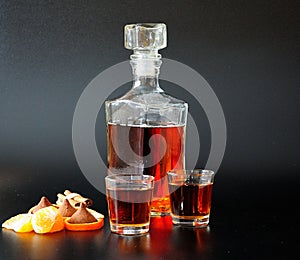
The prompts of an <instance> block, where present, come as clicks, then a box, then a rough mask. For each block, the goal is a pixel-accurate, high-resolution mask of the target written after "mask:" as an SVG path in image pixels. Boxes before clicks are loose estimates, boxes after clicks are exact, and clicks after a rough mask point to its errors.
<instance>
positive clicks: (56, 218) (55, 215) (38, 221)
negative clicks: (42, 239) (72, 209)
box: [31, 206, 64, 234]
mask: <svg viewBox="0 0 300 260" xmlns="http://www.w3.org/2000/svg"><path fill="white" fill-rule="evenodd" d="M31 222H32V227H33V230H34V231H35V232H36V233H39V234H45V233H53V232H57V231H61V230H63V229H64V221H63V217H62V216H61V214H60V212H59V210H58V209H57V208H55V207H53V206H49V207H46V208H42V209H40V210H38V211H37V212H35V213H34V214H33V215H32V220H31Z"/></svg>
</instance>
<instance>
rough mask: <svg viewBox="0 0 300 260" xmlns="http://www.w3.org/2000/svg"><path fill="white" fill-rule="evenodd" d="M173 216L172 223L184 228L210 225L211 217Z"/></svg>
mask: <svg viewBox="0 0 300 260" xmlns="http://www.w3.org/2000/svg"><path fill="white" fill-rule="evenodd" d="M171 215H172V222H173V224H175V225H180V226H184V227H196V228H198V227H199V228H200V227H207V226H208V224H209V215H206V216H177V215H173V214H171Z"/></svg>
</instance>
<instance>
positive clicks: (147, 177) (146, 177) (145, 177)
mask: <svg viewBox="0 0 300 260" xmlns="http://www.w3.org/2000/svg"><path fill="white" fill-rule="evenodd" d="M126 176H127V177H130V176H134V177H136V176H139V177H142V179H140V180H134V179H122V178H117V177H126ZM105 180H108V181H112V182H117V181H124V182H127V181H128V182H130V181H147V180H150V181H154V177H153V176H151V175H146V174H139V173H117V174H112V175H108V176H106V177H105Z"/></svg>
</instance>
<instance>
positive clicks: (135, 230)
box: [110, 223, 149, 235]
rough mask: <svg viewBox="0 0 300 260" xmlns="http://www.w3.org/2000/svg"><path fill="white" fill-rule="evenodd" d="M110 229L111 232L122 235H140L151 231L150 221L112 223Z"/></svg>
mask: <svg viewBox="0 0 300 260" xmlns="http://www.w3.org/2000/svg"><path fill="white" fill-rule="evenodd" d="M110 230H111V232H114V233H117V234H120V235H140V234H145V233H147V232H148V231H149V223H145V224H138V225H132V224H128V225H126V224H114V223H110Z"/></svg>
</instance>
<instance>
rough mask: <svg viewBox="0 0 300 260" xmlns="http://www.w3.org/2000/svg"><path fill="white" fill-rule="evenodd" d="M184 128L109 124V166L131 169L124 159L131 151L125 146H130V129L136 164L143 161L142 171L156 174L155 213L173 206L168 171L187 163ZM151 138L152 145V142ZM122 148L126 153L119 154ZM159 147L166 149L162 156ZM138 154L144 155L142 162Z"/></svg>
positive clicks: (116, 169)
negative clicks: (185, 158) (185, 160)
mask: <svg viewBox="0 0 300 260" xmlns="http://www.w3.org/2000/svg"><path fill="white" fill-rule="evenodd" d="M184 129H185V127H184V126H164V127H162V126H158V127H151V126H147V127H139V126H122V125H114V124H108V142H109V146H108V147H109V149H108V158H109V169H110V170H111V171H112V172H114V171H116V172H118V170H122V169H124V170H125V171H126V168H129V169H130V166H129V165H128V164H127V163H126V162H124V160H122V156H126V154H128V153H129V151H126V149H125V150H124V149H121V147H123V148H124V147H126V142H128V141H127V140H128V133H129V145H130V149H132V151H133V152H134V155H136V159H137V162H136V164H138V163H139V165H141V166H140V169H139V171H140V173H143V174H146V175H151V176H153V177H154V181H155V184H154V192H153V201H152V209H151V211H152V214H153V213H155V212H156V211H157V212H158V213H159V212H169V210H170V202H169V196H168V181H167V176H166V175H167V172H168V171H170V170H172V169H174V168H176V169H182V168H183V167H184ZM151 138H152V149H151V148H150V145H149V144H150V143H151V141H150V139H151ZM162 138H163V139H164V140H165V141H163V139H162ZM113 140H114V141H113ZM119 150H120V151H121V153H122V154H119V155H118V151H119ZM159 151H165V152H164V154H163V155H162V156H161V154H160V152H159ZM119 153H120V152H119ZM120 157H121V158H120ZM131 157H132V156H131ZM138 158H143V162H138Z"/></svg>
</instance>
